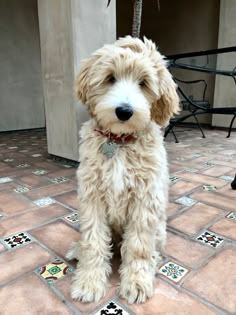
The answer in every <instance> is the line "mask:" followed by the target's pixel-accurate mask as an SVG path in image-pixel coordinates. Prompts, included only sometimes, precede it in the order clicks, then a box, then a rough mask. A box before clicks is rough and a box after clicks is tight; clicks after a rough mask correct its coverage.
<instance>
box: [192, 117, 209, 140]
mask: <svg viewBox="0 0 236 315" xmlns="http://www.w3.org/2000/svg"><path fill="white" fill-rule="evenodd" d="M193 117H194V118H195V120H196V122H197V125H198V128H199V129H200V131H201V133H202V137H203V138H206V136H205V134H204V132H203V130H202V127H201V125H200V124H199V121H198V119H197V117H196V116H195V115H193Z"/></svg>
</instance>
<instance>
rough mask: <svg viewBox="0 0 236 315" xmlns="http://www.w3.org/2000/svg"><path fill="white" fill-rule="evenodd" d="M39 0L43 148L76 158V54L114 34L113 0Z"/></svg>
mask: <svg viewBox="0 0 236 315" xmlns="http://www.w3.org/2000/svg"><path fill="white" fill-rule="evenodd" d="M106 4H107V3H106V1H104V0H96V1H94V0H87V1H84V0H50V1H48V0H39V1H38V14H39V30H40V43H41V61H42V73H43V91H44V101H45V112H46V125H47V139H48V151H49V153H51V154H54V155H57V156H60V157H65V158H69V159H72V160H78V131H79V129H80V127H81V124H82V123H83V122H84V121H85V120H86V119H87V118H88V116H87V112H86V110H85V109H84V108H83V107H82V106H81V105H80V104H78V102H77V101H76V100H75V99H74V95H73V84H74V79H75V76H76V74H77V73H78V70H79V65H80V61H81V59H84V58H86V57H87V56H89V54H90V53H92V52H93V51H94V50H96V49H97V48H99V47H101V46H102V45H104V44H105V43H112V42H114V41H115V38H116V12H115V5H116V4H115V1H114V0H113V1H111V4H110V6H109V7H108V8H107V7H106Z"/></svg>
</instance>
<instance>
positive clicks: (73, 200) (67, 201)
mask: <svg viewBox="0 0 236 315" xmlns="http://www.w3.org/2000/svg"><path fill="white" fill-rule="evenodd" d="M54 199H55V200H57V201H59V202H61V203H63V204H64V205H66V206H69V207H71V208H74V209H77V208H78V201H77V191H70V192H68V193H65V194H62V195H59V196H56V197H54Z"/></svg>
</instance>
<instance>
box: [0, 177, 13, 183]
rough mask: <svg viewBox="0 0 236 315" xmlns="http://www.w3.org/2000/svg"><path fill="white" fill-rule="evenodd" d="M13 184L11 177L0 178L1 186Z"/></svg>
mask: <svg viewBox="0 0 236 315" xmlns="http://www.w3.org/2000/svg"><path fill="white" fill-rule="evenodd" d="M9 182H12V179H11V178H10V177H1V178H0V184H5V183H9Z"/></svg>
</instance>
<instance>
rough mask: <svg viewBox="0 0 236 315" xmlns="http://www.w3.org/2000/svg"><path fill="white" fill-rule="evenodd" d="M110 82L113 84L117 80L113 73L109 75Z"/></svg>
mask: <svg viewBox="0 0 236 315" xmlns="http://www.w3.org/2000/svg"><path fill="white" fill-rule="evenodd" d="M108 82H109V83H112V84H113V83H115V82H116V78H115V77H114V76H113V75H111V76H109V77H108Z"/></svg>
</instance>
